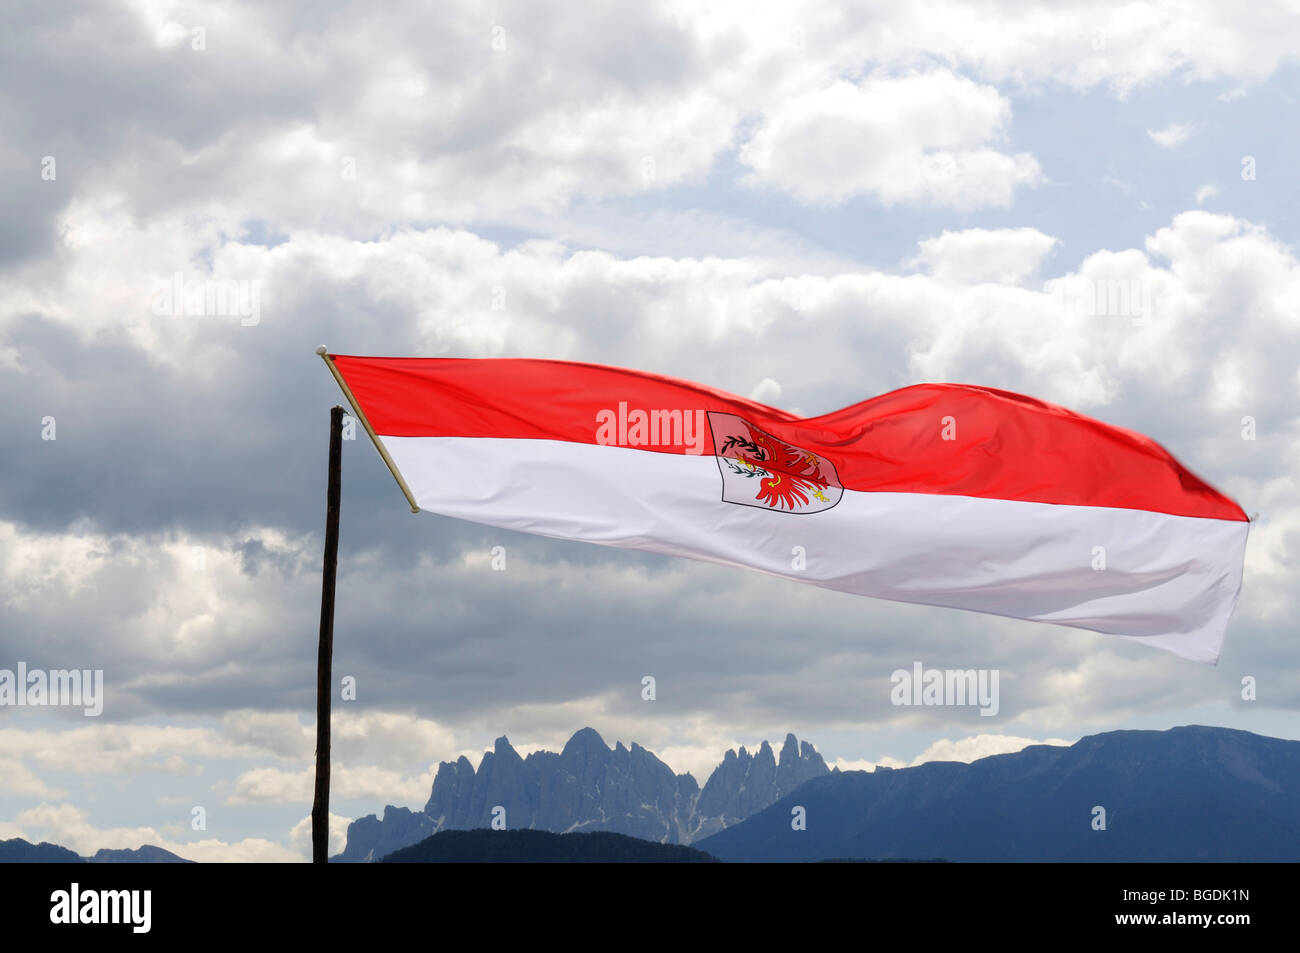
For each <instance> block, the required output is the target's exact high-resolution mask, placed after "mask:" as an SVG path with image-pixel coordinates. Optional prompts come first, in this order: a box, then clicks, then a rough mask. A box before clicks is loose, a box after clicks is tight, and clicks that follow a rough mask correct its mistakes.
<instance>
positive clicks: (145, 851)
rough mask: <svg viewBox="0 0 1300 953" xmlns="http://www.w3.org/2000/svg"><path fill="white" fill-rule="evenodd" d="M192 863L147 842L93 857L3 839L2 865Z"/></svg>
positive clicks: (45, 844)
mask: <svg viewBox="0 0 1300 953" xmlns="http://www.w3.org/2000/svg"><path fill="white" fill-rule="evenodd" d="M4 863H7V864H25V863H26V864H192V863H194V861H192V860H186V859H185V858H184V857H177V856H176V855H175V854H173V853H172V852H171V851H169V850H163V849H162V848H161V847H154V846H153V845H152V844H145V845H143V846H141V847H137V848H136V849H135V850H109V849H108V848H103V849H101V850H98V851H96V852H95V853H94V854H93V855H92V856H90V857H82V856H81V855H80V854H78V853H75V852H74V851H70V850H68V848H66V847H60V846H59V845H58V844H50V843H48V842H46V841H41V842H40V843H39V844H33V843H32V842H31V841H25V840H23V839H22V838H21V837H14V838H12V839H10V840H0V864H4Z"/></svg>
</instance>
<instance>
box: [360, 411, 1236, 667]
mask: <svg viewBox="0 0 1300 953" xmlns="http://www.w3.org/2000/svg"><path fill="white" fill-rule="evenodd" d="M383 440H384V443H385V444H386V445H387V447H388V450H389V452H390V453H391V455H392V457H393V459H394V461H395V462H396V463H397V465H398V467H399V469H400V470H401V472H402V474H403V476H404V477H405V478H406V481H407V483H408V484H409V486H410V488H411V491H412V493H413V494H414V496H415V499H416V502H417V503H418V504H419V505H420V507H421V508H422V509H426V510H429V511H431V512H435V513H441V514H443V515H446V516H454V517H458V518H460V519H465V520H472V521H474V522H478V523H486V524H488V525H491V526H499V527H503V528H506V529H512V530H519V531H522V532H526V533H536V534H540V535H544V536H552V537H557V538H562V539H576V540H585V541H588V542H593V543H601V544H604V545H608V546H619V547H625V548H633V549H643V550H649V551H652V552H659V553H665V554H670V555H676V556H687V557H691V558H695V559H702V560H706V561H710V562H718V563H724V564H727V565H734V566H741V567H745V568H749V569H756V570H759V571H761V572H765V573H770V574H773V575H777V576H783V577H786V578H789V579H794V580H797V581H800V582H808V583H812V584H815V585H819V586H824V587H826V588H830V589H837V590H842V591H845V592H852V593H857V594H859V595H865V596H874V597H877V598H882V599H890V600H895V601H899V602H913V603H921V604H926V605H936V606H947V607H951V608H958V609H970V610H974V611H978V612H987V613H992V614H995V615H1003V616H1010V617H1012V618H1018V619H1029V620H1033V621H1039V622H1055V623H1059V624H1061V625H1069V626H1075V627H1078V628H1085V629H1092V630H1095V631H1098V632H1106V633H1111V634H1115V635H1123V636H1128V637H1133V638H1140V639H1142V640H1143V641H1145V642H1147V643H1149V644H1152V645H1156V646H1159V647H1161V648H1164V649H1167V650H1169V651H1171V652H1174V653H1176V654H1178V655H1181V656H1183V657H1184V658H1189V659H1194V660H1196V661H1201V662H1215V661H1217V660H1218V657H1219V653H1220V651H1221V649H1222V644H1223V636H1224V632H1225V629H1226V627H1227V622H1228V617H1229V615H1230V614H1231V612H1232V608H1233V605H1234V603H1235V601H1236V595H1237V592H1238V590H1239V589H1240V586H1241V566H1242V560H1243V555H1244V551H1245V545H1246V535H1247V532H1248V528H1249V524H1248V523H1245V522H1239V521H1231V520H1217V519H1203V518H1196V517H1186V516H1170V515H1168V514H1164V513H1155V512H1150V511H1146V510H1130V509H1116V508H1109V507H1094V506H1073V505H1063V504H1048V503H1025V502H1020V501H1013V500H995V499H981V498H974V497H966V496H946V495H931V494H919V493H866V492H861V491H854V490H846V491H844V495H843V498H842V499H841V500H840V502H839V503H838V504H837V505H836V506H835V507H833V508H832V509H829V510H824V511H822V512H818V513H781V512H770V511H766V510H763V509H759V508H756V507H753V506H743V505H737V504H734V503H725V502H722V500H721V496H722V477H721V474H720V473H719V469H718V462H717V458H715V457H713V456H689V455H680V454H668V453H655V452H649V451H644V450H639V449H633V448H625V447H613V446H598V445H594V444H581V443H569V442H564V441H551V440H521V439H496V438H486V437H391V436H387V437H384V438H383ZM797 546H798V547H803V549H804V550H805V552H806V567H805V568H804V569H802V570H796V569H794V568H793V567H792V560H793V559H794V555H793V550H794V547H797ZM1099 546H1100V547H1104V550H1105V568H1104V569H1103V570H1100V571H1099V570H1097V569H1095V568H1094V565H1095V561H1096V550H1095V547H1099Z"/></svg>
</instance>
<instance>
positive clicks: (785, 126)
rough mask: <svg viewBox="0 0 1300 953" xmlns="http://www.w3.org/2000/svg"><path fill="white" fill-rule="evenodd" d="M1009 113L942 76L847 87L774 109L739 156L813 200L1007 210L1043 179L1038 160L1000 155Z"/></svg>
mask: <svg viewBox="0 0 1300 953" xmlns="http://www.w3.org/2000/svg"><path fill="white" fill-rule="evenodd" d="M1010 116H1011V107H1010V104H1009V103H1008V102H1007V101H1006V100H1005V99H1004V98H1003V97H1002V96H1000V95H999V94H998V92H997V90H995V89H993V88H992V87H990V86H980V85H977V84H975V83H973V82H971V81H970V80H968V79H964V78H962V77H959V76H954V75H953V74H951V73H948V72H944V71H934V72H929V73H921V74H917V75H914V76H907V77H900V78H889V77H873V78H870V79H867V80H865V81H864V82H863V83H861V84H860V85H855V84H853V83H849V82H839V83H836V84H835V85H833V86H829V87H827V88H825V89H821V90H817V91H815V92H812V93H808V94H805V95H803V96H797V97H793V98H790V99H787V100H784V101H782V102H781V103H780V104H779V105H776V106H774V107H773V108H772V109H770V110H769V111H767V113H766V116H765V119H764V122H763V124H762V125H761V126H760V127H759V129H758V130H757V131H756V132H755V134H754V136H753V137H752V138H751V139H750V140H749V141H748V142H747V143H746V144H745V145H744V146H743V147H742V148H741V150H740V159H741V161H742V162H744V163H745V164H746V165H747V166H749V168H750V169H751V170H752V174H751V176H750V178H749V181H750V182H751V183H753V184H755V185H763V186H771V187H774V188H777V189H780V190H782V191H785V192H789V193H790V194H791V195H794V196H795V197H796V198H798V199H800V200H802V201H805V202H814V203H823V204H837V203H839V202H843V201H844V200H846V199H848V198H850V197H853V196H856V195H871V196H874V197H875V198H878V199H879V200H880V201H881V202H883V203H885V204H886V205H895V204H898V203H900V202H915V203H921V204H934V205H943V206H952V207H958V208H979V207H984V206H1004V205H1007V204H1008V203H1009V202H1010V201H1011V199H1012V196H1013V195H1014V193H1015V190H1016V189H1017V188H1019V187H1021V186H1026V185H1032V184H1034V183H1036V182H1038V181H1040V180H1041V178H1042V170H1041V169H1040V168H1039V165H1038V162H1037V161H1036V160H1035V159H1034V157H1033V156H1031V155H1029V154H1028V153H1017V154H1014V155H1012V154H1008V153H1004V152H1000V151H998V150H997V149H996V148H993V144H995V143H996V142H997V140H998V139H999V138H1001V137H1002V136H1003V135H1004V134H1005V131H1006V125H1007V123H1008V120H1009V119H1010Z"/></svg>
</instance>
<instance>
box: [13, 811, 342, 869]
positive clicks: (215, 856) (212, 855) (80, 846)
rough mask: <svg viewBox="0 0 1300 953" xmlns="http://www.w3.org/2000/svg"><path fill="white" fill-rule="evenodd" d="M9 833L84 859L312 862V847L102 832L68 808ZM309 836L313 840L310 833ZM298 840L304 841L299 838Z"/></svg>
mask: <svg viewBox="0 0 1300 953" xmlns="http://www.w3.org/2000/svg"><path fill="white" fill-rule="evenodd" d="M339 820H342V819H339ZM330 822H331V832H330V833H331V840H336V838H335V836H334V829H333V828H334V826H335V825H336V824H337V821H336V819H335V818H333V817H331V818H330ZM299 826H301V825H299ZM296 829H297V828H296V827H295V830H296ZM10 831H11V834H12V836H16V837H22V838H23V839H25V840H28V841H32V842H38V841H42V840H45V841H49V842H50V843H53V844H58V845H59V846H61V847H67V848H68V849H70V850H73V851H75V852H76V853H78V854H81V855H82V856H89V855H91V854H94V853H96V852H97V851H99V850H101V849H105V848H107V849H110V850H134V849H135V848H138V847H140V846H141V845H143V844H152V845H153V846H155V847H161V848H162V849H163V850H169V851H171V852H172V853H174V854H176V855H178V856H180V857H184V858H185V859H186V860H195V861H199V862H200V863H286V862H294V861H301V860H305V859H307V857H310V847H309V848H308V853H307V857H304V856H303V854H302V852H301V850H300V849H293V848H290V847H288V846H285V845H284V844H279V843H276V842H274V841H270V840H266V839H265V838H258V837H247V838H243V839H242V840H238V841H233V842H227V841H222V840H217V839H213V838H202V839H199V840H194V841H181V840H177V839H175V838H174V837H170V836H168V835H167V834H165V833H162V832H160V831H158V830H157V829H155V828H153V827H110V828H100V827H96V826H95V825H93V824H91V823H90V822H89V820H87V814H86V812H85V811H84V810H81V809H80V808H77V807H75V806H73V805H72V804H67V803H64V804H48V803H42V804H40V805H39V806H37V807H34V808H31V809H29V810H26V811H21V812H20V813H19V814H18V816H17V818H16V823H15V824H14V825H13V826H12V827H11V828H10ZM308 837H309V838H310V832H309V833H308ZM297 839H298V840H301V838H300V837H299V838H297ZM297 846H298V845H297V844H295V847H297Z"/></svg>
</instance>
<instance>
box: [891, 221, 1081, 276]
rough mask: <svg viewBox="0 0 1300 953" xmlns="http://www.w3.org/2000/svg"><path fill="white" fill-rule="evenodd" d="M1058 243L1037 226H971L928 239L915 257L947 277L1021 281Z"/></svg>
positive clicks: (937, 274)
mask: <svg viewBox="0 0 1300 953" xmlns="http://www.w3.org/2000/svg"><path fill="white" fill-rule="evenodd" d="M1056 245H1057V240H1056V239H1055V238H1053V237H1052V236H1050V235H1044V234H1043V233H1042V232H1040V231H1038V229H1036V228H1000V229H983V228H971V229H966V230H965V231H960V232H948V231H945V232H944V233H943V234H942V235H940V236H939V237H937V238H927V239H924V240H923V241H921V242H920V243H919V247H920V254H919V255H918V256H917V258H916V259H915V260H914V261H915V263H916V264H919V265H920V266H921V267H923V268H925V270H926V271H928V272H929V273H930V274H932V275H934V277H936V278H939V279H941V280H944V281H957V282H962V283H965V284H976V283H979V282H982V281H994V282H1000V283H1002V284H1019V283H1020V282H1022V281H1023V280H1024V279H1025V278H1027V277H1028V276H1030V275H1032V274H1034V273H1035V272H1036V271H1038V268H1039V266H1040V265H1041V264H1042V261H1043V259H1044V258H1045V257H1046V256H1047V253H1048V252H1050V251H1051V250H1052V249H1053V248H1054V247H1056Z"/></svg>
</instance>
